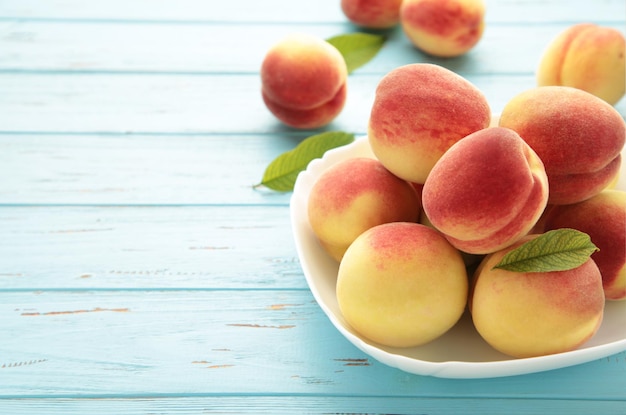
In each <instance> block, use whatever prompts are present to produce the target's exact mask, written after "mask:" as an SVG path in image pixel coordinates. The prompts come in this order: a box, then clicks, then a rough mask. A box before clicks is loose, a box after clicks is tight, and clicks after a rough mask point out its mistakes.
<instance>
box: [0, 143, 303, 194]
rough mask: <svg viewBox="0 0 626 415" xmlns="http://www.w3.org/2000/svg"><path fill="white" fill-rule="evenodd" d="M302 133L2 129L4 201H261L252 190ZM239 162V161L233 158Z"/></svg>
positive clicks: (260, 191) (0, 171)
mask: <svg viewBox="0 0 626 415" xmlns="http://www.w3.org/2000/svg"><path fill="white" fill-rule="evenodd" d="M301 140H302V136H301V135H296V134H288V133H285V134H284V135H277V136H264V135H218V136H204V135H182V136H181V135H178V136H177V135H123V134H122V135H89V136H84V135H0V147H1V148H2V151H0V175H1V176H3V177H6V178H10V180H4V181H3V184H2V186H0V205H1V204H38V203H43V204H47V203H52V204H68V203H77V204H126V205H127V204H141V205H143V204H165V205H181V204H202V205H207V204H209V205H211V204H235V205H237V204H260V205H281V206H287V205H288V203H289V198H290V197H291V194H290V193H279V192H272V191H268V190H267V189H258V190H257V189H254V188H253V187H254V186H255V185H256V184H258V183H259V182H260V181H261V180H262V177H263V172H264V171H265V168H266V167H267V165H268V164H269V163H270V162H271V161H272V160H273V159H274V158H275V157H276V156H278V155H279V154H281V153H283V152H285V151H288V150H291V149H292V148H293V147H295V146H296V145H297V144H298V143H299V142H300V141H301ZM234 161H236V162H234Z"/></svg>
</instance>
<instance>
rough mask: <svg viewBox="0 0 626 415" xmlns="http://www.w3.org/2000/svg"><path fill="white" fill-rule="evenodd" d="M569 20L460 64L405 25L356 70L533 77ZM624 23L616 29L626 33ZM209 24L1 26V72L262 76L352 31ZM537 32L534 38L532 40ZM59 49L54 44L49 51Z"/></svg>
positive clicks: (522, 32) (496, 28)
mask: <svg viewBox="0 0 626 415" xmlns="http://www.w3.org/2000/svg"><path fill="white" fill-rule="evenodd" d="M568 26H569V23H556V24H555V23H546V24H541V25H536V26H533V27H532V28H531V27H529V26H526V25H521V24H520V25H506V26H505V25H488V26H487V27H486V29H485V34H484V36H483V38H482V39H481V41H480V42H479V43H478V45H477V46H476V47H475V48H474V49H472V50H471V51H470V52H469V53H467V54H466V55H464V56H462V57H459V58H454V59H441V58H434V57H430V56H428V55H425V54H423V53H421V52H419V51H418V50H417V49H416V48H414V47H413V46H412V45H411V44H410V42H409V40H408V38H407V37H406V36H405V35H404V33H403V32H402V30H401V29H400V28H396V30H393V31H391V32H390V33H389V39H388V41H387V43H386V46H385V47H384V48H383V50H382V51H381V52H380V53H379V55H378V56H377V57H376V58H375V59H374V60H372V61H370V62H369V63H368V64H367V65H365V66H363V67H362V68H359V69H358V70H357V72H356V73H360V74H364V73H367V74H380V73H386V72H388V71H390V70H392V69H393V68H395V67H397V66H401V65H405V64H409V63H414V62H429V63H436V64H440V65H443V66H446V67H448V68H450V69H452V70H454V71H456V72H459V73H462V74H485V73H496V74H498V73H513V74H534V72H535V69H536V67H537V64H538V62H539V60H540V58H541V54H542V52H543V50H544V49H545V47H546V46H547V45H548V43H549V42H550V41H551V40H552V39H553V38H554V37H555V36H556V35H557V34H558V33H560V32H561V31H563V30H565V28H567V27H568ZM623 26H624V22H620V23H618V24H611V25H609V27H614V28H616V29H618V30H623ZM241 30H242V27H241V26H240V25H232V24H226V23H212V24H205V25H189V24H183V23H180V24H150V25H147V24H142V23H136V22H131V23H111V22H102V23H95V24H94V23H93V22H85V21H78V22H71V23H67V22H64V21H53V22H49V21H43V22H42V21H29V20H17V21H0V33H3V34H4V36H1V37H0V50H2V53H1V54H0V70H3V71H7V70H8V71H77V72H85V71H87V72H99V71H100V72H102V71H104V72H167V73H188V74H192V75H193V74H196V73H203V74H204V73H210V72H231V73H232V72H238V73H257V72H258V70H259V68H260V65H261V62H262V60H263V57H264V56H265V53H266V52H267V50H269V48H270V47H271V46H272V45H274V44H275V43H276V42H278V41H279V40H280V39H282V38H283V37H285V36H287V35H289V34H292V33H299V32H303V33H308V34H311V35H314V36H318V37H321V38H329V37H331V36H334V35H337V34H342V33H349V32H353V31H355V30H356V29H355V28H354V27H351V26H350V25H348V24H345V23H324V24H282V25H267V24H261V23H257V24H250V25H246V29H245V30H248V31H250V32H251V33H254V36H241ZM529 30H532V32H533V36H527V34H528V31H529ZM51 45H54V47H51Z"/></svg>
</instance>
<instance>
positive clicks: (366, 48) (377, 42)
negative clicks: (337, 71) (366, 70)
mask: <svg viewBox="0 0 626 415" xmlns="http://www.w3.org/2000/svg"><path fill="white" fill-rule="evenodd" d="M386 40H387V38H386V37H385V36H382V35H375V34H370V33H360V32H357V33H348V34H345V35H338V36H333V37H331V38H329V39H326V41H327V42H328V43H330V44H331V45H333V46H334V47H336V48H337V49H338V50H339V52H340V53H341V54H342V55H343V58H344V59H345V61H346V65H347V67H348V73H350V72H352V71H354V70H355V69H357V68H359V67H361V66H363V65H365V64H366V63H367V62H369V61H370V60H372V59H373V58H374V56H376V54H377V53H378V51H379V50H380V49H381V48H382V47H383V45H384V44H385V41H386Z"/></svg>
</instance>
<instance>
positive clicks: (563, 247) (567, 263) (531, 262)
mask: <svg viewBox="0 0 626 415" xmlns="http://www.w3.org/2000/svg"><path fill="white" fill-rule="evenodd" d="M597 250H598V247H596V246H595V245H594V244H593V242H591V238H590V237H589V235H587V234H586V233H584V232H580V231H577V230H575V229H569V228H563V229H555V230H552V231H548V232H546V233H544V234H542V235H540V236H538V237H536V238H534V239H531V240H530V241H528V242H526V243H524V244H522V245H520V246H519V247H517V248H516V249H514V250H512V251H510V252H508V253H507V254H506V255H504V257H502V259H501V260H500V262H499V263H498V264H497V265H496V266H494V268H501V269H506V270H508V271H514V272H550V271H566V270H568V269H573V268H576V267H579V266H580V265H582V264H584V263H585V262H586V261H587V260H588V259H589V257H590V256H591V254H593V253H594V252H596V251H597Z"/></svg>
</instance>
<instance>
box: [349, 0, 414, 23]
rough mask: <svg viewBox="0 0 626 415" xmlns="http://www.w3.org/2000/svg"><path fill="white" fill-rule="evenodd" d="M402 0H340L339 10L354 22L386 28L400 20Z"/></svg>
mask: <svg viewBox="0 0 626 415" xmlns="http://www.w3.org/2000/svg"><path fill="white" fill-rule="evenodd" d="M401 3H402V0H341V10H342V11H343V13H344V14H345V15H346V17H347V18H348V19H349V20H350V21H351V22H352V23H354V24H356V25H359V26H362V27H366V28H368V29H388V28H390V27H393V26H395V25H396V24H398V22H399V21H400V4H401Z"/></svg>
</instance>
